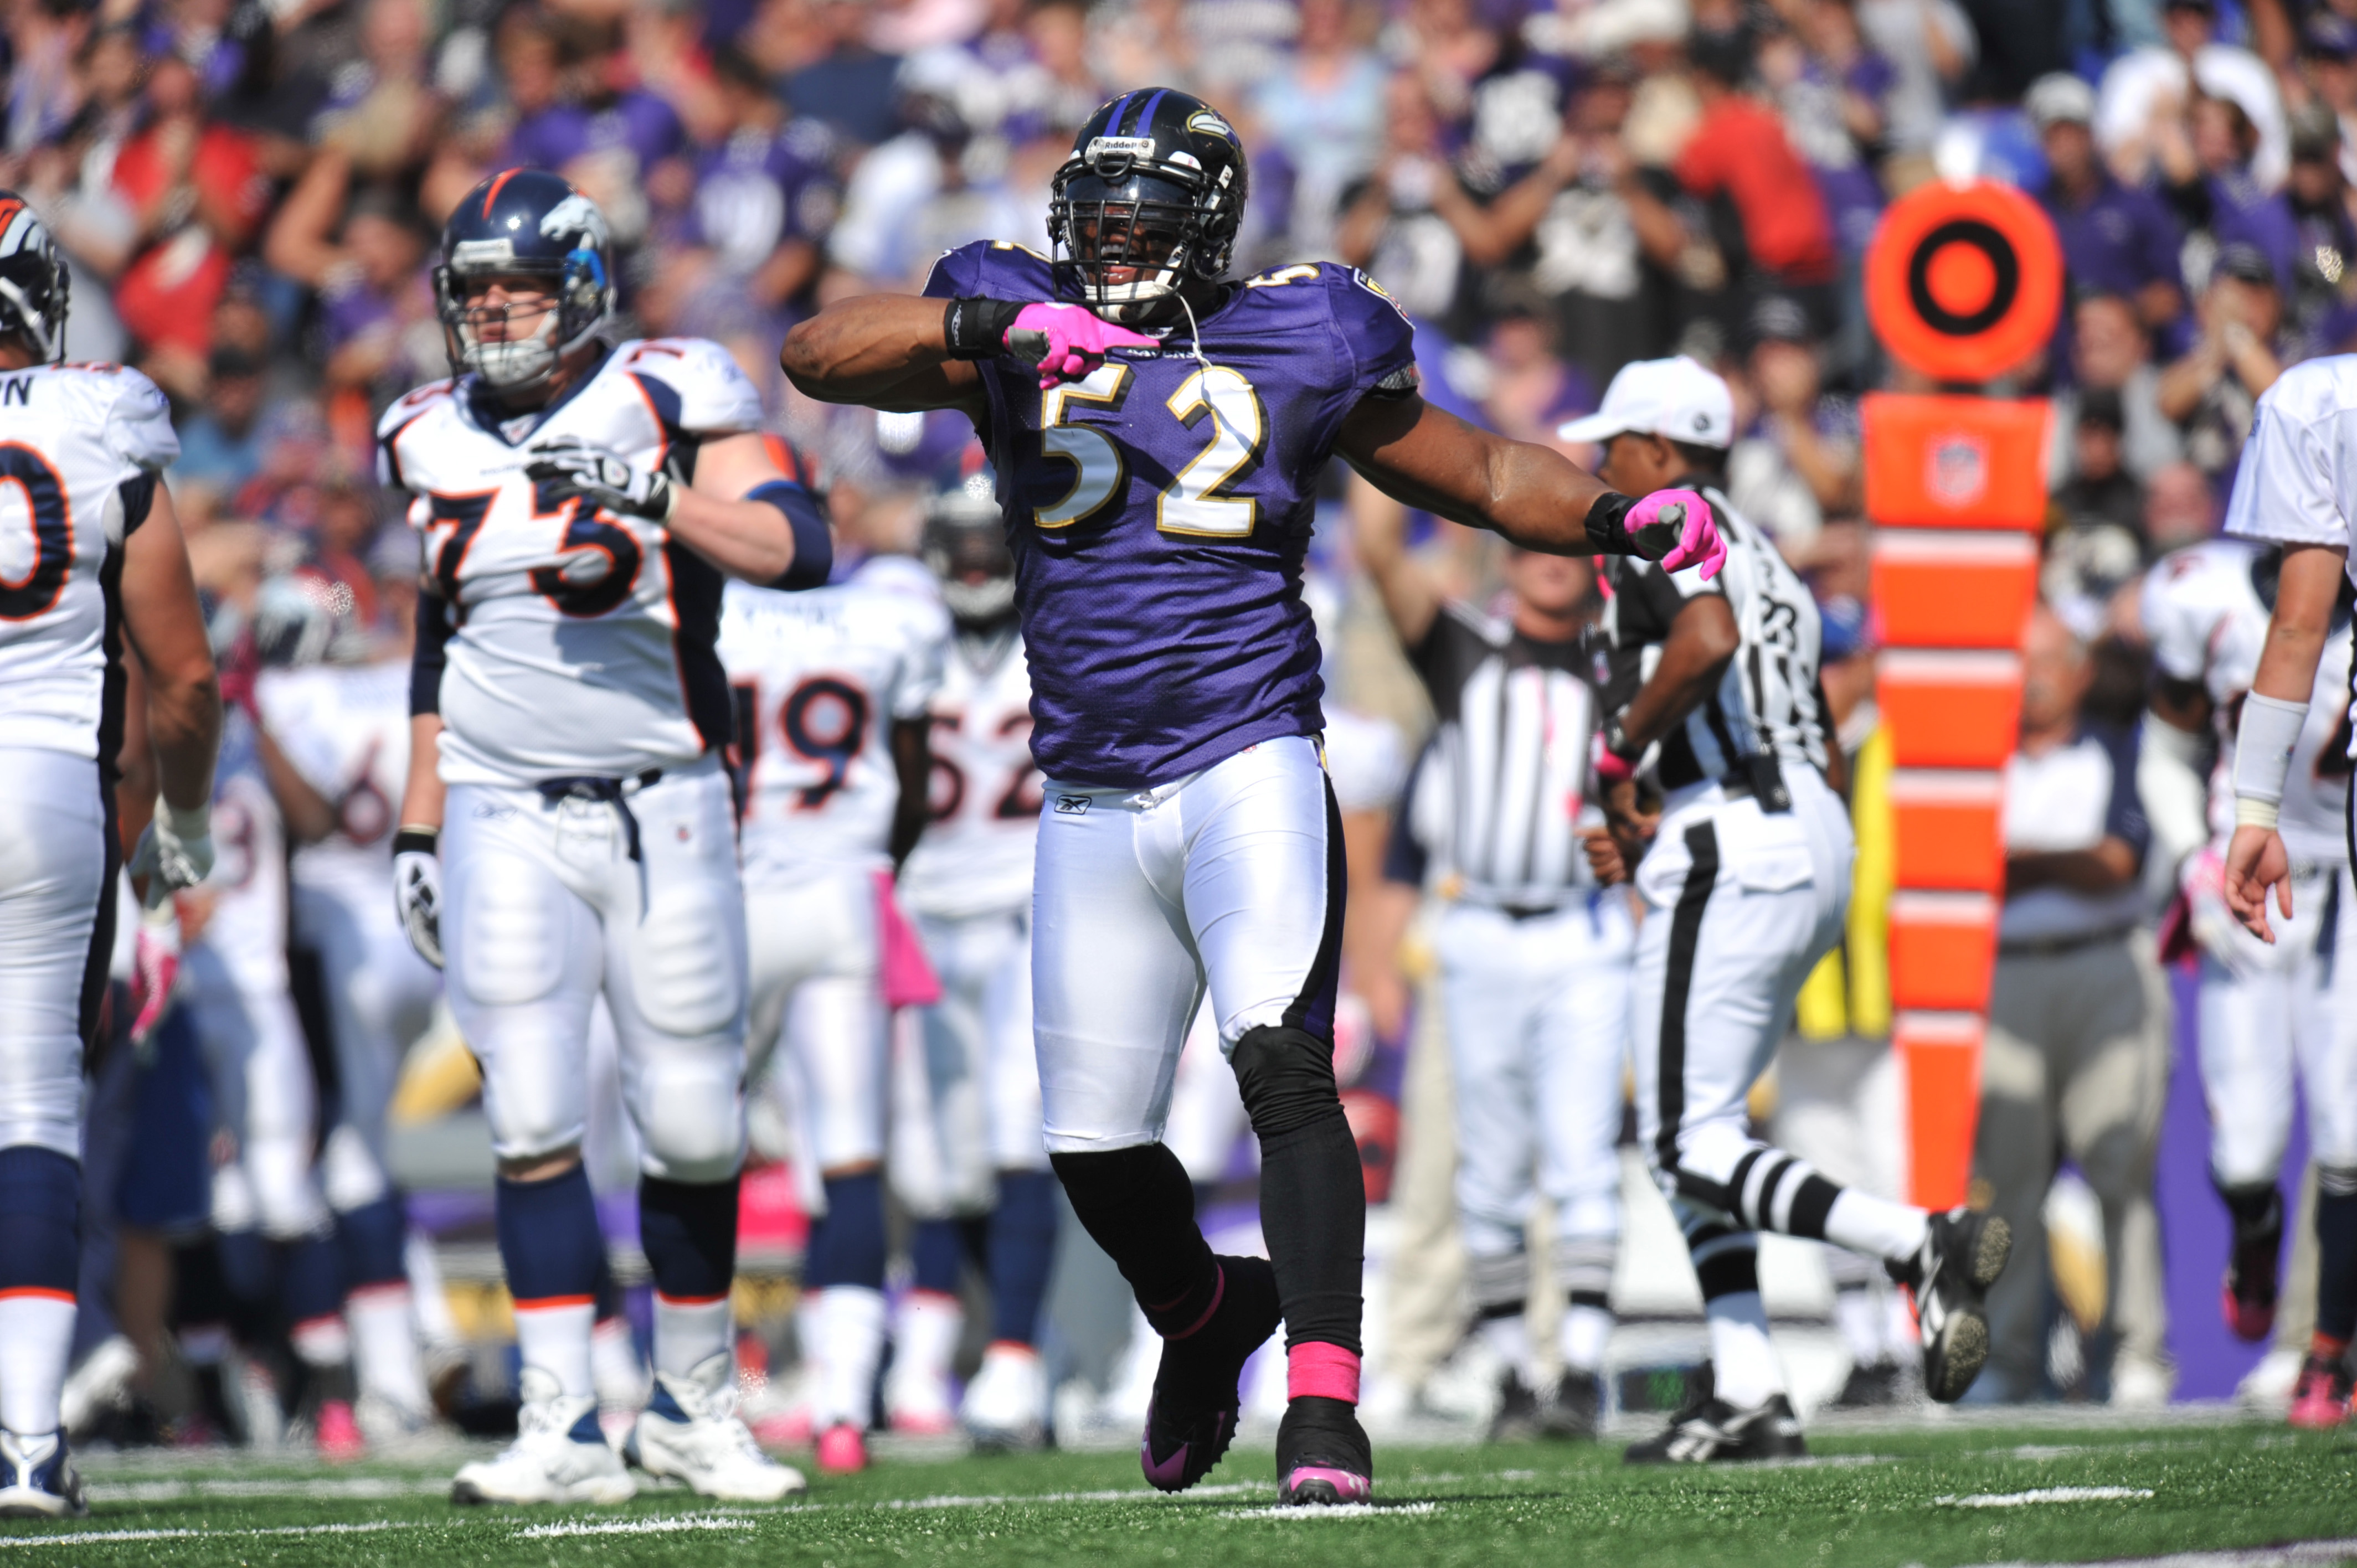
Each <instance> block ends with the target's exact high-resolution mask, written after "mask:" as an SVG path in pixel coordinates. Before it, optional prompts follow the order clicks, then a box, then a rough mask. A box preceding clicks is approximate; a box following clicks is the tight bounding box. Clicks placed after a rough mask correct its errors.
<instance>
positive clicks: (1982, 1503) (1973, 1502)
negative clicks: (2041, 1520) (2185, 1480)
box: [1932, 1487, 2152, 1509]
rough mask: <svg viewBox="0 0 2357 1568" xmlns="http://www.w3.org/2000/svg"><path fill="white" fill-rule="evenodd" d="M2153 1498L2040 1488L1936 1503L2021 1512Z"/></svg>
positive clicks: (2114, 1490) (2107, 1490) (2123, 1490)
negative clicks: (2032, 1505)
mask: <svg viewBox="0 0 2357 1568" xmlns="http://www.w3.org/2000/svg"><path fill="white" fill-rule="evenodd" d="M2150 1496H2152V1490H2151V1488H2150V1487H2038V1488H2037V1489H2036V1490H2034V1491H2028V1492H1975V1493H1973V1494H1972V1495H1971V1496H1970V1497H1964V1498H1958V1497H1946V1498H1932V1502H1933V1503H1934V1504H1936V1505H1938V1506H1939V1507H1941V1508H1948V1509H2018V1508H2021V1507H2023V1506H2024V1505H2026V1504H2029V1503H2117V1502H2136V1501H2140V1500H2142V1499H2143V1498H2148V1497H2150Z"/></svg>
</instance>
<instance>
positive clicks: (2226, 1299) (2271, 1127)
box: [2137, 539, 2357, 1424]
mask: <svg viewBox="0 0 2357 1568" xmlns="http://www.w3.org/2000/svg"><path fill="white" fill-rule="evenodd" d="M2282 569H2283V557H2282V553H2281V552H2280V551H2276V550H2269V549H2266V548H2264V547H2263V546H2260V545H2258V544H2256V543H2254V542H2245V541H2243V540H2239V539H2213V540H2208V541H2205V542H2202V543H2200V544H2196V545H2193V546H2191V547H2190V548H2188V549H2185V550H2181V551H2179V552H2178V553H2176V554H2174V555H2171V556H2169V558H2168V559H2167V560H2165V561H2163V562H2161V563H2160V564H2158V566H2156V567H2154V568H2153V570H2152V572H2151V573H2150V574H2149V575H2147V577H2146V579H2145V587H2144V594H2143V612H2144V624H2145V629H2146V631H2147V633H2148V634H2149V635H2150V636H2151V638H2152V646H2153V662H2154V664H2155V666H2156V667H2157V676H2156V681H2155V686H2154V693H2153V704H2152V705H2153V714H2152V719H2151V721H2150V722H2147V724H2146V725H2145V726H2144V735H2145V746H2144V755H2143V757H2142V759H2141V761H2140V762H2139V765H2138V768H2137V773H2138V784H2139V787H2140V789H2141V790H2142V792H2143V794H2144V796H2145V798H2146V800H2147V813H2148V814H2150V815H2151V816H2152V817H2153V818H2154V822H2155V828H2156V833H2157V835H2158V833H2159V832H2163V831H2166V828H2168V827H2174V828H2175V829H2176V831H2175V832H2173V833H2172V834H2171V835H2170V836H2171V837H2173V838H2174V839H2176V840H2177V841H2178V842H2177V843H2170V844H2169V848H2170V849H2172V850H2174V851H2176V852H2177V853H2176V854H2175V855H2173V856H2172V859H2173V860H2174V861H2175V862H2176V864H2177V865H2178V868H2179V869H2178V880H2179V886H2181V887H2182V889H2183V891H2184V894H2185V898H2186V913H2187V915H2188V916H2189V921H2188V923H2189V925H2190V935H2191V937H2192V938H2193V940H2195V941H2197V942H2198V943H2200V945H2201V1004H2200V1018H2201V1080H2202V1088H2203V1090H2204V1093H2205V1095H2206V1098H2207V1099H2208V1101H2209V1104H2210V1121H2211V1144H2210V1179H2211V1182H2212V1185H2213V1186H2214V1187H2217V1189H2218V1196H2219V1197H2220V1198H2222V1200H2223V1201H2224V1202H2225V1205H2226V1208H2227V1210H2228V1212H2229V1213H2230V1214H2232V1216H2233V1223H2234V1236H2233V1248H2232V1251H2231V1252H2230V1254H2229V1256H2228V1260H2227V1267H2226V1277H2225V1283H2224V1285H2223V1286H2222V1291H2221V1305H2222V1309H2223V1311H2224V1313H2225V1316H2226V1322H2227V1325H2228V1326H2229V1327H2231V1328H2232V1329H2233V1331H2234V1333H2235V1335H2236V1336H2237V1337H2241V1338H2244V1339H2249V1340H2259V1339H2264V1338H2266V1337H2267V1335H2268V1334H2269V1333H2271V1332H2272V1331H2273V1329H2274V1327H2275V1316H2276V1274H2277V1269H2278V1265H2279V1260H2280V1254H2281V1251H2282V1244H2283V1229H2284V1212H2283V1201H2282V1197H2281V1196H2280V1194H2279V1192H2278V1190H2277V1187H2276V1182H2277V1180H2278V1178H2279V1176H2280V1175H2281V1167H2282V1165H2283V1156H2284V1148H2285V1144H2287V1141H2288V1140H2289V1138H2290V1134H2291V1113H2292V1101H2293V1096H2292V1080H2293V1071H2294V1065H2295V1063H2297V1064H2298V1072H2299V1076H2300V1077H2301V1078H2302V1079H2305V1080H2306V1081H2307V1082H2308V1083H2309V1094H2308V1109H2309V1142H2310V1144H2311V1146H2312V1147H2313V1149H2314V1151H2315V1156H2316V1159H2317V1162H2318V1164H2319V1166H2320V1167H2322V1168H2323V1169H2326V1170H2346V1169H2351V1168H2357V1095H2351V1094H2349V1093H2346V1092H2341V1090H2342V1089H2345V1087H2346V1086H2348V1085H2351V1084H2357V1017H2352V1016H2351V1015H2350V1014H2349V1009H2347V1008H2346V1007H2336V1006H2335V1005H2334V1000H2335V998H2334V993H2335V982H2336V981H2337V980H2339V978H2340V977H2341V975H2342V974H2343V973H2345V971H2344V970H2343V969H2342V968H2341V965H2340V963H2339V962H2338V961H2337V954H2336V952H2335V951H2334V948H2336V947H2337V946H2338V945H2339V944H2338V942H2337V940H2330V939H2329V938H2327V936H2326V933H2337V932H2338V931H2339V929H2341V921H2342V920H2344V919H2347V918H2351V916H2352V911H2350V910H2349V909H2347V908H2345V905H2344V902H2343V894H2342V891H2341V886H2342V878H2343V877H2344V876H2345V875H2347V873H2348V867H2349V849H2348V837H2347V827H2346V825H2345V824H2346V820H2347V816H2348V811H2349V768H2350V764H2349V716H2348V705H2349V704H2348V695H2347V694H2348V692H2349V679H2350V632H2349V619H2348V613H2347V607H2346V605H2345V603H2344V604H2343V606H2342V607H2341V610H2340V612H2339V613H2338V614H2337V615H2336V616H2335V618H2334V619H2333V621H2332V625H2331V632H2332V635H2331V636H2330V639H2328V641H2327V642H2326V644H2325V648H2324V655H2323V657H2322V658H2321V659H2320V660H2319V661H2318V664H2317V670H2316V684H2315V689H2314V695H2313V698H2312V700H2311V701H2310V703H2309V708H2308V717H2307V721H2306V723H2305V724H2304V725H2302V726H2301V728H2300V732H2299V739H2298V742H2297V743H2296V744H2295V746H2293V749H2292V757H2291V767H2290V769H2289V771H2288V772H2287V774H2286V775H2285V778H2284V795H2283V800H2282V804H2281V807H2280V811H2279V817H2278V821H2277V828H2276V831H2277V832H2279V833H2281V835H2282V836H2283V841H2284V847H2285V848H2286V849H2287V851H2289V852H2290V855H2291V876H2292V890H2293V907H2294V908H2295V909H2297V910H2298V914H2297V915H2296V916H2294V917H2292V918H2287V919H2286V920H2285V921H2284V922H2283V924H2282V927H2281V929H2279V930H2278V931H2277V932H2276V941H2275V942H2273V943H2267V942H2263V941H2261V940H2259V939H2258V938H2257V937H2255V936H2254V935H2252V934H2251V933H2250V932H2248V931H2245V930H2244V929H2242V927H2241V925H2240V924H2239V923H2238V922H2237V921H2236V920H2235V919H2234V917H2233V912H2232V911H2231V910H2229V909H2228V908H2227V907H2226V890H2225V881H2224V874H2225V854H2226V846H2227V843H2228V842H2229V841H2230V840H2231V839H2232V837H2233V831H2234V815H2233V811H2234V807H2233V788H2232V780H2233V772H2234V729H2233V725H2234V723H2235V721H2236V720H2237V719H2239V718H2240V717H2241V714H2242V704H2243V702H2244V698H2245V697H2246V695H2247V694H2248V693H2249V691H2250V686H2251V680H2252V677H2253V676H2254V675H2255V674H2256V673H2257V672H2258V662H2259V650H2260V648H2261V647H2262V646H2263V644H2264V643H2265V642H2266V629H2267V612H2268V610H2269V608H2270V607H2271V606H2272V605H2273V603H2274V600H2275V596H2276V585H2277V581H2278V578H2279V575H2280V574H2281V572H2282ZM2343 598H2344V600H2345V599H2346V596H2345V595H2344V596H2343ZM2204 730H2212V733H2214V735H2215V736H2216V741H2217V748H2218V756H2217V765H2216V767H2215V768H2213V769H2212V774H2211V777H2210V779H2208V780H2207V781H2206V782H2205V780H2204V779H2201V777H2200V776H2199V775H2198V774H2197V773H2195V772H2194V771H2193V764H2194V757H2195V756H2196V755H2197V753H2198V749H2199V748H2200V746H2201V735H2202V732H2203V731H2204ZM2163 770H2166V771H2167V772H2168V773H2169V774H2171V775H2173V776H2174V777H2172V778H2169V779H2161V778H2159V777H2157V775H2158V774H2159V773H2161V772H2162V771H2163ZM2162 800H2169V801H2174V802H2181V804H2180V805H2179V808H2178V810H2177V811H2174V812H2166V811H2162V810H2160V809H2158V802H2159V801H2162ZM2188 808H2190V809H2191V811H2189V810H2188ZM2205 808H2206V809H2205ZM2197 811H2198V812H2200V813H2201V814H2200V815H2193V814H2191V813H2192V812H2197ZM2172 816H2173V817H2175V818H2178V819H2179V821H2178V822H2168V821H2167V819H2168V818H2169V817H2172ZM2188 839H2190V843H2189V842H2186V841H2187V840H2188ZM2319 1283H2322V1282H2321V1281H2319ZM2304 1392H2308V1391H2304ZM2318 1415H2319V1410H2318V1409H2316V1408H2314V1403H2313V1402H2312V1401H2296V1402H2295V1404H2294V1407H2293V1410H2292V1420H2293V1421H2294V1422H2295V1423H2301V1424H2307V1423H2309V1422H2311V1421H2313V1420H2315V1419H2316V1417H2317V1416H2318ZM2339 1419H2340V1416H2339V1414H2338V1413H2333V1414H2332V1415H2331V1416H2330V1420H2329V1421H2327V1422H2325V1423H2324V1424H2332V1423H2337V1422H2338V1421H2339Z"/></svg>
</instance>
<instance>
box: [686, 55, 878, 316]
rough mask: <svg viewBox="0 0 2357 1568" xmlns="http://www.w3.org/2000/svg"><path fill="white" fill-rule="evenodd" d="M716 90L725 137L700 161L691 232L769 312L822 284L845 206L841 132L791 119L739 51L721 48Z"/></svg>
mask: <svg viewBox="0 0 2357 1568" xmlns="http://www.w3.org/2000/svg"><path fill="white" fill-rule="evenodd" d="M712 86H713V91H714V92H715V93H716V95H717V96H718V99H719V102H720V108H721V112H722V113H723V114H724V115H725V117H726V125H727V131H726V134H724V135H723V136H722V137H721V138H720V139H719V141H718V142H717V143H716V145H713V146H711V147H709V148H707V149H705V151H704V153H703V154H702V156H700V157H699V158H698V159H697V161H696V188H695V207H694V214H693V220H692V222H691V223H690V225H689V228H690V232H691V234H692V236H693V237H694V238H696V239H700V240H701V241H702V242H703V244H704V247H705V250H707V251H708V252H710V253H711V259H712V265H713V268H714V270H715V271H716V273H717V274H720V275H721V276H722V277H725V278H726V279H728V280H730V281H731V283H733V285H735V286H737V287H739V288H741V289H743V290H744V291H745V292H746V294H748V295H749V296H750V297H751V299H752V301H753V303H754V304H755V305H756V306H759V308H760V309H762V310H763V311H767V312H777V311H782V310H784V309H785V308H786V307H787V306H788V304H789V302H790V301H792V300H795V299H797V298H799V297H800V296H802V295H804V294H805V293H806V292H807V291H808V290H809V288H810V285H811V284H812V282H813V280H814V279H816V278H817V276H818V272H819V263H820V247H821V246H822V245H823V242H825V239H826V234H827V231H828V230H829V229H831V228H833V227H834V218H835V213H836V211H837V210H838V209H840V208H841V206H842V203H843V193H842V189H841V188H840V187H839V186H838V185H837V184H836V183H835V177H834V153H835V144H834V134H832V133H831V132H830V131H828V129H827V128H826V126H825V125H824V124H822V123H820V122H819V121H817V120H814V119H809V118H790V117H789V116H788V114H787V112H786V106H785V105H784V104H783V103H782V102H779V100H778V99H777V97H776V96H775V95H774V94H772V93H771V91H770V83H769V79H768V78H767V77H766V76H765V75H764V74H763V72H762V70H761V68H760V67H759V65H758V64H756V63H755V62H754V61H753V60H752V59H749V58H748V57H747V56H746V54H745V53H744V52H743V51H742V50H740V49H738V48H736V47H735V46H734V45H729V44H724V45H722V46H721V47H720V48H717V49H716V50H714V51H713V56H712Z"/></svg>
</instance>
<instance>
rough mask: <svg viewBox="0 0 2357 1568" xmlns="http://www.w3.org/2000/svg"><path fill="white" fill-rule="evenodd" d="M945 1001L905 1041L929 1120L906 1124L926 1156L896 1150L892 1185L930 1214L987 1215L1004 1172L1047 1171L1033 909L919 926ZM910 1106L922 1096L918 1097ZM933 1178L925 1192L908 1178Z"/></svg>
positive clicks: (905, 1131) (906, 1134) (907, 1134)
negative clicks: (1034, 997) (1036, 1037)
mask: <svg viewBox="0 0 2357 1568" xmlns="http://www.w3.org/2000/svg"><path fill="white" fill-rule="evenodd" d="M917 932H918V935H919V936H920V938H921V939H922V940H923V941H924V944H925V952H926V955H927V956H928V957H929V958H930V959H931V961H932V965H933V972H934V973H935V974H936V975H937V976H938V977H939V978H940V980H941V983H942V999H941V1001H940V1002H938V1003H937V1004H934V1005H932V1006H931V1007H927V1008H924V1009H922V1010H921V1011H920V1013H919V1015H918V1019H917V1022H918V1028H917V1030H916V1031H915V1034H914V1037H913V1038H912V1039H911V1040H910V1041H909V1045H910V1046H911V1047H913V1050H912V1053H911V1054H912V1055H913V1056H914V1058H916V1063H915V1065H916V1066H917V1067H918V1068H919V1069H920V1072H919V1075H918V1076H919V1078H920V1096H921V1101H922V1103H923V1105H924V1106H925V1109H926V1112H927V1114H926V1115H925V1116H924V1117H923V1118H922V1119H921V1120H920V1121H919V1122H916V1123H915V1124H913V1125H911V1124H909V1123H908V1122H903V1123H902V1124H901V1137H902V1138H904V1139H907V1138H913V1139H920V1140H921V1141H922V1144H923V1145H924V1146H923V1148H922V1150H921V1151H910V1154H911V1155H912V1156H913V1157H911V1158H908V1159H905V1160H904V1159H903V1158H902V1149H901V1146H900V1144H899V1143H898V1142H896V1144H895V1147H894V1152H893V1185H894V1187H895V1188H896V1189H897V1190H899V1192H900V1194H901V1197H902V1199H903V1200H904V1201H906V1202H908V1203H909V1205H910V1207H911V1208H913V1209H914V1210H916V1211H917V1212H919V1213H920V1214H924V1215H927V1216H935V1215H952V1214H982V1213H986V1212H987V1211H988V1210H989V1209H990V1208H992V1207H993V1206H995V1205H996V1203H997V1201H998V1181H997V1176H998V1173H999V1172H1000V1171H1008V1170H1024V1171H1039V1170H1045V1169H1047V1168H1048V1145H1047V1143H1046V1141H1045V1140H1044V1139H1043V1138H1042V1137H1041V1136H1040V1132H1039V1051H1038V1049H1037V1047H1035V1046H1034V1045H1033V1043H1032V1028H1031V918H1030V911H1029V910H1028V909H1015V910H1007V911H1005V912H1001V913H995V914H988V915H973V916H968V917H966V918H962V919H954V920H952V919H939V918H929V917H928V918H919V920H918V921H917ZM912 1098H917V1097H916V1096H912ZM915 1170H922V1171H926V1172H929V1173H930V1175H931V1179H930V1180H928V1181H926V1182H924V1183H923V1184H922V1185H923V1186H924V1187H925V1188H927V1190H925V1191H923V1192H914V1191H911V1190H910V1188H911V1187H913V1186H915V1185H917V1184H916V1183H914V1182H912V1181H911V1180H910V1179H909V1177H910V1176H911V1175H912V1174H913V1172H914V1171H915Z"/></svg>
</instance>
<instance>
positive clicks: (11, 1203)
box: [0, 1144, 81, 1297]
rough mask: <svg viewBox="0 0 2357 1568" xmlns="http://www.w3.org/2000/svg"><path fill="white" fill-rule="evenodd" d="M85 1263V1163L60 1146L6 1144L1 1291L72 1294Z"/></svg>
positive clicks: (0, 1181)
mask: <svg viewBox="0 0 2357 1568" xmlns="http://www.w3.org/2000/svg"><path fill="white" fill-rule="evenodd" d="M80 1272H81V1164H80V1162H78V1161H75V1160H70V1159H68V1158H67V1157H66V1156H65V1155H61V1154H59V1153H58V1152H57V1151H56V1150H55V1149H45V1148H42V1147H40V1146H38V1144H17V1145H16V1147H14V1148H9V1149H0V1291H32V1290H38V1291H56V1292H58V1293H59V1294H62V1295H65V1296H67V1297H71V1296H72V1295H73V1294H74V1286H75V1283H76V1276H77V1275H78V1274H79V1273H80Z"/></svg>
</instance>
